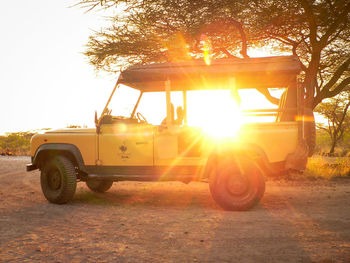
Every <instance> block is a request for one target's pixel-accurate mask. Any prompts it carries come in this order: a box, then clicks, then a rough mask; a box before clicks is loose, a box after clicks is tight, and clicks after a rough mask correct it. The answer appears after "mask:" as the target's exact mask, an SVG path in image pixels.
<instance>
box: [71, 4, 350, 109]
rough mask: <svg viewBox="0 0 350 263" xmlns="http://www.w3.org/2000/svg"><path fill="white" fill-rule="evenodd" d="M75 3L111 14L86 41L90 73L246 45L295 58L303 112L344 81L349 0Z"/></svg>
mask: <svg viewBox="0 0 350 263" xmlns="http://www.w3.org/2000/svg"><path fill="white" fill-rule="evenodd" d="M78 5H80V6H82V7H84V8H86V9H87V10H92V9H102V10H105V9H108V10H112V11H113V12H114V14H115V16H114V17H113V18H111V26H110V27H108V28H104V29H101V31H99V32H96V33H95V34H93V35H92V36H91V37H90V40H89V42H88V44H87V50H86V52H85V55H86V56H88V58H89V60H90V63H91V64H93V65H94V66H95V68H96V69H97V70H106V71H117V70H119V69H120V67H121V66H126V65H130V64H140V63H150V62H162V61H174V60H175V61H176V60H186V59H190V58H199V57H203V53H209V55H210V56H211V57H212V58H219V57H248V52H247V50H248V47H255V46H268V47H270V48H272V49H274V50H275V51H276V53H277V54H278V53H281V52H289V53H290V54H294V55H296V56H298V57H299V59H300V63H301V67H302V70H303V74H302V81H303V85H304V86H305V90H306V98H307V101H306V105H307V106H308V107H309V108H311V109H313V108H314V107H316V105H317V104H318V103H320V102H321V101H322V100H323V99H325V98H330V97H333V96H335V95H337V94H339V93H340V92H341V91H342V90H344V89H345V88H346V87H347V86H348V85H349V84H350V71H349V64H350V41H349V38H350V14H349V13H350V1H349V0H274V1H271V0H251V1H245V0H235V1H232V0H221V1H216V0H215V1H214V0H191V1H188V0H142V1H138V0H130V1H125V0H80V1H79V2H78ZM207 42H209V45H208V43H207ZM210 47H211V48H210ZM208 48H209V49H210V50H209V51H208V50H207V49H208ZM203 49H205V50H203ZM270 99H271V102H273V103H278V100H276V99H273V98H270Z"/></svg>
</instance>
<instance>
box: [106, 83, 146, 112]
mask: <svg viewBox="0 0 350 263" xmlns="http://www.w3.org/2000/svg"><path fill="white" fill-rule="evenodd" d="M139 96H140V91H139V90H136V89H133V88H130V87H128V86H125V85H119V86H118V88H117V89H116V91H115V93H114V95H113V97H112V99H111V101H110V103H109V105H108V110H109V111H111V114H112V115H113V116H123V117H130V116H131V113H132V111H133V109H134V107H135V105H136V103H137V99H138V98H139Z"/></svg>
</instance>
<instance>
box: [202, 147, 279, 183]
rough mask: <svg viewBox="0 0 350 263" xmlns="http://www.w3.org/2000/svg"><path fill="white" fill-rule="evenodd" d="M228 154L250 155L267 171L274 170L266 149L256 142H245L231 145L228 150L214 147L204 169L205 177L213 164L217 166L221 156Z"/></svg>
mask: <svg viewBox="0 0 350 263" xmlns="http://www.w3.org/2000/svg"><path fill="white" fill-rule="evenodd" d="M228 156H232V157H233V156H245V157H248V158H250V159H252V160H253V161H255V162H256V163H257V164H258V165H259V167H260V168H261V169H262V170H263V171H264V172H265V173H271V171H272V169H271V167H270V162H269V159H268V157H267V155H266V153H265V152H264V150H263V149H262V148H261V147H259V146H258V145H255V144H245V145H244V146H242V145H240V146H236V147H231V148H230V149H227V150H221V149H220V148H217V149H214V150H213V151H212V152H211V153H210V155H209V157H208V161H207V164H206V167H205V170H204V177H206V178H208V177H209V176H210V173H211V169H212V168H213V166H215V165H216V163H217V162H218V161H219V160H220V159H221V158H223V157H228Z"/></svg>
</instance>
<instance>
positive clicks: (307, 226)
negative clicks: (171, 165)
mask: <svg viewBox="0 0 350 263" xmlns="http://www.w3.org/2000/svg"><path fill="white" fill-rule="evenodd" d="M29 161H30V159H29V158H28V157H0V200H1V202H0V233H1V236H0V262H38V261H40V262H323V263H329V262H350V180H349V179H336V180H315V181H304V180H298V181H268V182H267V185H266V193H265V196H264V197H263V199H262V200H261V202H260V204H259V205H258V206H256V207H254V208H253V209H252V210H250V211H246V212H226V211H223V210H222V209H220V208H219V207H218V206H217V205H216V204H215V203H214V201H213V200H212V198H211V196H210V193H209V190H208V184H206V183H190V184H188V185H186V184H182V183H179V182H169V183H164V182H162V183H160V182H159V183H158V182H156V183H143V182H120V183H114V185H113V187H112V188H111V189H110V190H109V191H108V192H107V193H105V194H95V193H92V192H91V191H89V189H88V188H87V187H86V186H85V184H84V183H79V184H78V188H77V191H76V194H75V196H74V199H73V201H72V202H70V203H69V204H66V205H54V204H50V203H48V202H47V201H46V199H45V198H44V196H43V195H42V193H41V189H40V173H39V172H38V171H33V172H29V173H27V172H25V164H26V163H28V162H29Z"/></svg>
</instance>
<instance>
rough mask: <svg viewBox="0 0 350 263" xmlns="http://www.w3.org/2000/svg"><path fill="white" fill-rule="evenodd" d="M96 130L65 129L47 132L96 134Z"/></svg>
mask: <svg viewBox="0 0 350 263" xmlns="http://www.w3.org/2000/svg"><path fill="white" fill-rule="evenodd" d="M95 132H96V128H63V129H53V130H49V131H46V132H45V134H48V133H95Z"/></svg>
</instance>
